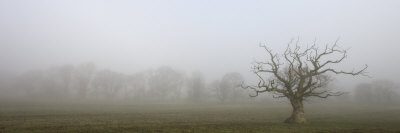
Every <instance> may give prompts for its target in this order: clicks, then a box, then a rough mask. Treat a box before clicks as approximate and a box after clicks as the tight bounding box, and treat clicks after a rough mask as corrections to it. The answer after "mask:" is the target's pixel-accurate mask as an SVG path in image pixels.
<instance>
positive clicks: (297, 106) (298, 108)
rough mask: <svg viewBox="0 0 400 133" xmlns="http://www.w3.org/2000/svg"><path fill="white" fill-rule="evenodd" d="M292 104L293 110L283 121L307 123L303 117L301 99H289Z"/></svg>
mask: <svg viewBox="0 0 400 133" xmlns="http://www.w3.org/2000/svg"><path fill="white" fill-rule="evenodd" d="M290 103H291V104H292V108H293V112H292V115H291V116H290V117H289V118H287V119H286V120H285V123H294V124H303V123H307V120H306V118H305V117H304V107H303V101H302V100H290Z"/></svg>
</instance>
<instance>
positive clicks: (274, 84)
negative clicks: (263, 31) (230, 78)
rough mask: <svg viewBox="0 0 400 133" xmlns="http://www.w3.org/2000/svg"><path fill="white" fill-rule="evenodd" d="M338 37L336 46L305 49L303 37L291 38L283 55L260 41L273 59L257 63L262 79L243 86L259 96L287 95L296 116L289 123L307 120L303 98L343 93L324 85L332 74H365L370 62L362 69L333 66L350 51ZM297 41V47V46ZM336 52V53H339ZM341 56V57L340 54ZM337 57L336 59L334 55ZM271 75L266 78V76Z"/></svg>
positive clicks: (276, 96)
mask: <svg viewBox="0 0 400 133" xmlns="http://www.w3.org/2000/svg"><path fill="white" fill-rule="evenodd" d="M337 43H338V40H336V41H335V43H334V44H333V45H332V46H329V45H326V46H325V48H323V49H320V48H318V47H317V46H316V41H314V43H313V45H312V46H310V47H307V48H305V49H301V48H300V46H299V39H297V41H296V42H295V43H294V41H293V40H292V41H290V42H289V43H288V46H287V48H286V50H285V52H284V53H283V54H277V53H274V52H273V51H272V50H271V49H269V48H268V47H267V46H266V45H265V44H260V47H261V48H264V49H265V51H266V52H267V53H268V56H269V57H270V59H269V61H266V62H258V61H256V62H255V63H254V67H253V72H254V74H256V75H257V77H258V78H259V82H258V84H257V85H250V86H248V85H243V84H242V87H243V88H246V89H252V90H254V91H255V95H250V96H252V97H256V96H258V94H259V93H263V92H270V93H272V94H273V97H274V98H287V99H288V100H289V101H290V103H291V105H292V108H293V111H292V115H291V116H290V117H289V118H287V119H286V120H285V122H286V123H306V122H307V120H306V119H305V117H304V107H303V101H305V100H306V99H308V98H310V97H317V98H327V97H330V96H339V95H342V94H343V92H333V91H331V90H329V89H326V88H324V87H325V86H326V85H327V84H328V83H329V82H330V81H332V80H331V78H330V75H328V74H330V73H331V74H345V75H352V76H356V75H364V74H365V70H366V69H367V67H368V66H367V65H365V67H364V68H363V69H361V70H359V71H351V72H346V71H342V70H336V69H334V68H332V65H333V64H338V63H341V62H342V61H343V60H344V59H345V58H346V57H347V50H344V49H341V48H340V47H338V46H337ZM293 44H294V48H293ZM335 55H336V56H335ZM337 55H339V56H337ZM335 57H336V58H337V57H339V58H337V59H334V58H335ZM267 76H268V77H269V78H268V79H266V78H265V77H267Z"/></svg>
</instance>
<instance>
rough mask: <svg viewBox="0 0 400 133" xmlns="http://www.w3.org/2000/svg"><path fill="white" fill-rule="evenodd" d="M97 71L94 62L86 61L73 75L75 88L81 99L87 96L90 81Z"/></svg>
mask: <svg viewBox="0 0 400 133" xmlns="http://www.w3.org/2000/svg"><path fill="white" fill-rule="evenodd" d="M95 72H96V65H95V64H94V63H85V64H81V65H79V66H78V67H77V68H76V69H75V71H74V73H73V75H74V77H73V79H74V88H75V89H76V90H77V97H78V98H79V99H82V98H85V97H86V96H87V93H88V92H89V88H90V82H91V80H92V79H93V77H94V74H95Z"/></svg>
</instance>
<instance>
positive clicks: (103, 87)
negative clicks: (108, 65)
mask: <svg viewBox="0 0 400 133" xmlns="http://www.w3.org/2000/svg"><path fill="white" fill-rule="evenodd" d="M92 85H93V86H92V88H95V91H96V92H97V95H103V96H104V97H105V98H106V99H108V100H110V99H114V98H115V97H116V95H117V94H118V92H119V91H120V90H122V89H123V88H124V87H125V76H124V75H123V74H121V73H117V72H114V71H111V70H107V69H106V70H101V71H98V72H97V73H96V76H95V77H94V79H93V83H92Z"/></svg>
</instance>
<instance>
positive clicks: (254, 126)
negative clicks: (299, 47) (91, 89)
mask: <svg viewBox="0 0 400 133" xmlns="http://www.w3.org/2000/svg"><path fill="white" fill-rule="evenodd" d="M290 111H291V110H290V108H289V107H288V105H285V104H283V105H265V104H264V105H259V104H251V105H222V104H221V105H220V104H212V105H189V104H188V105H178V104H153V105H41V106H39V105H36V106H33V105H30V106H15V105H13V106H1V107H0V133H72V132H74V133H114V132H115V133H128V132H140V133H141V132H172V133H181V132H196V133H203V132H222V133H223V132H234V133H239V132H240V133H241V132H260V133H264V132H291V133H292V132H305V133H309V132H318V133H324V132H337V133H343V132H351V133H353V132H356V133H357V132H359V133H364V132H395V133H400V108H399V107H384V108H382V107H368V106H364V107H355V106H344V105H342V106H338V105H336V106H333V107H332V106H330V105H329V106H328V105H323V104H322V105H313V106H306V113H307V114H306V117H307V118H308V120H309V121H310V123H308V124H305V125H291V124H284V123H282V121H283V120H284V119H285V118H286V117H288V116H289V114H290Z"/></svg>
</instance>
